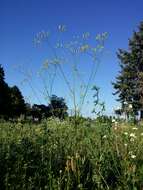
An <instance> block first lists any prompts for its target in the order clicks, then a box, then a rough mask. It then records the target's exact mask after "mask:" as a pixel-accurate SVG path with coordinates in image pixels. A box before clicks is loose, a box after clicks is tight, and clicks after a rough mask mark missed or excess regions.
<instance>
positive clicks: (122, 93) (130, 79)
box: [113, 23, 143, 117]
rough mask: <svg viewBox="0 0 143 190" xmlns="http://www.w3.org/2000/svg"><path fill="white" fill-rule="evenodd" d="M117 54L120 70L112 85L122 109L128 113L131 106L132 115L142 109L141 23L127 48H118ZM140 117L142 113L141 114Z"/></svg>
mask: <svg viewBox="0 0 143 190" xmlns="http://www.w3.org/2000/svg"><path fill="white" fill-rule="evenodd" d="M117 56H118V58H119V60H120V68H121V71H120V73H119V75H118V76H117V77H116V82H115V83H113V86H114V88H115V90H116V92H115V94H118V95H119V99H118V100H119V101H120V102H121V104H122V109H123V110H124V111H125V112H126V113H127V114H128V107H127V106H128V105H131V106H132V110H133V112H134V115H136V114H137V112H138V111H141V113H142V109H143V101H142V97H143V85H142V73H143V23H141V24H140V26H139V31H138V32H134V34H133V37H132V38H131V39H130V40H129V50H128V51H127V50H121V49H120V50H119V51H118V53H117ZM141 117H142V114H141Z"/></svg>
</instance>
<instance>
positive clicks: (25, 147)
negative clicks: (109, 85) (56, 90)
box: [0, 119, 143, 190]
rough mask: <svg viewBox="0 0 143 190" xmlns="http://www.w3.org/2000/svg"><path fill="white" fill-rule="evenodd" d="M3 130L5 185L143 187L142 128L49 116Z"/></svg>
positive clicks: (1, 176)
mask: <svg viewBox="0 0 143 190" xmlns="http://www.w3.org/2000/svg"><path fill="white" fill-rule="evenodd" d="M118 125H119V124H118ZM0 131H1V133H0V153H1V154H0V171H1V172H0V187H1V189H10V190H11V189H15V190H16V189H18V190H19V189H21V190H23V189H25V190H31V189H37V190H39V189H51V190H54V189H56V190H57V189H61V190H64V189H65V190H67V189H69V190H72V189H73V190H75V189H79V190H82V189H93V190H95V189H99V190H102V189H103V190H105V189H117V190H121V189H126V190H131V189H134V190H135V189H136V190H137V189H142V188H143V181H142V176H143V149H142V147H143V127H139V128H137V127H134V126H127V125H126V126H124V125H122V126H118V128H111V123H110V122H109V123H108V124H107V123H102V124H101V122H100V123H98V122H96V121H92V122H91V121H90V123H88V121H84V122H82V123H81V124H79V126H78V128H77V127H76V128H75V127H73V125H72V122H71V121H70V122H69V121H66V120H65V121H62V122H61V121H59V120H58V119H54V120H53V119H49V120H47V121H43V122H42V123H41V124H39V125H34V124H33V125H29V124H22V123H20V122H19V123H17V124H16V123H13V124H12V123H1V124H0Z"/></svg>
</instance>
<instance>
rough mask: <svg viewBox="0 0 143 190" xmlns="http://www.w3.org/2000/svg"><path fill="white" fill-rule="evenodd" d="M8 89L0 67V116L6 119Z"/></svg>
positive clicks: (8, 98) (8, 110)
mask: <svg viewBox="0 0 143 190" xmlns="http://www.w3.org/2000/svg"><path fill="white" fill-rule="evenodd" d="M10 102H11V100H10V89H9V87H8V84H7V83H6V82H5V73H4V69H3V67H2V66H1V65H0V116H3V117H4V118H8V117H9V114H10Z"/></svg>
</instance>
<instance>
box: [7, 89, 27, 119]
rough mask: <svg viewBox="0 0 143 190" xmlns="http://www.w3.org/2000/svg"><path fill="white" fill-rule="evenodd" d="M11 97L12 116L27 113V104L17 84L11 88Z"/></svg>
mask: <svg viewBox="0 0 143 190" xmlns="http://www.w3.org/2000/svg"><path fill="white" fill-rule="evenodd" d="M10 99H11V116H12V117H19V116H20V115H21V114H24V113H25V110H26V104H25V101H24V98H23V96H22V93H21V91H20V90H19V88H18V87H17V86H13V87H11V88H10Z"/></svg>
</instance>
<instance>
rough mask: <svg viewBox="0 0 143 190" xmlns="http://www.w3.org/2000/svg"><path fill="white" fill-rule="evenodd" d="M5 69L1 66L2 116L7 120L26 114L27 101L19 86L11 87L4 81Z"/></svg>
mask: <svg viewBox="0 0 143 190" xmlns="http://www.w3.org/2000/svg"><path fill="white" fill-rule="evenodd" d="M4 76H5V75H4V69H3V68H2V66H1V65H0V116H3V117H4V118H5V119H8V118H9V117H18V116H20V114H23V113H25V101H24V98H23V96H22V94H21V92H20V90H19V88H18V87H17V86H13V87H9V86H8V84H7V83H6V82H5V81H4V79H5V78H4Z"/></svg>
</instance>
